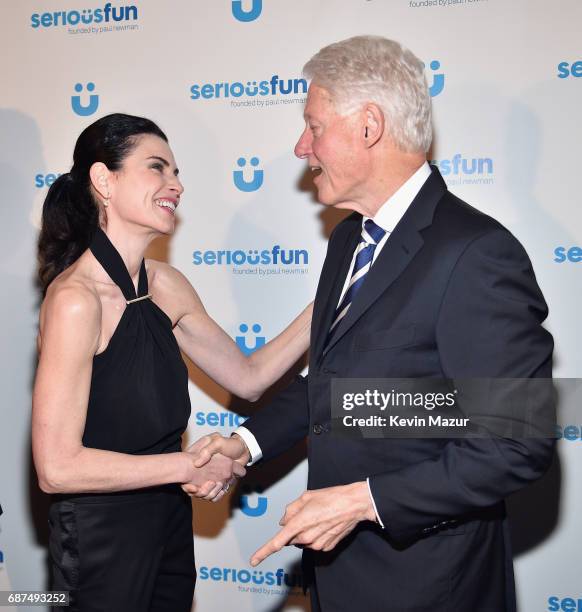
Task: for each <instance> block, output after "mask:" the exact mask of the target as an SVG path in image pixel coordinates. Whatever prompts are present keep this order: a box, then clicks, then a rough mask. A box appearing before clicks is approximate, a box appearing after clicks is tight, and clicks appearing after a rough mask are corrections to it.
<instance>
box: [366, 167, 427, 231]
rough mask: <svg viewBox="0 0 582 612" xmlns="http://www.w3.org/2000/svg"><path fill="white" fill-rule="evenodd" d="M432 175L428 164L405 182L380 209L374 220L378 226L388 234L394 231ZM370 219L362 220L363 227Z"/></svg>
mask: <svg viewBox="0 0 582 612" xmlns="http://www.w3.org/2000/svg"><path fill="white" fill-rule="evenodd" d="M430 175H431V170H430V166H429V165H428V162H424V164H422V166H420V168H419V169H418V170H417V171H416V172H415V173H414V174H413V175H412V176H411V177H410V178H409V179H408V180H407V181H406V182H405V183H403V184H402V185H401V186H400V187H399V188H398V190H397V191H396V192H395V193H393V194H392V195H391V196H390V197H389V198H388V200H386V202H384V204H382V206H381V207H380V209H379V210H378V212H377V213H376V215H375V216H374V217H373V218H372V220H373V221H374V223H375V224H376V225H379V226H380V227H381V228H382V229H383V230H385V231H386V232H392V231H394V228H395V227H396V225H397V224H398V222H399V221H400V219H402V217H403V216H404V213H405V212H406V210H407V209H408V207H409V206H410V205H411V204H412V201H413V200H414V198H415V197H416V196H417V194H418V192H419V191H420V190H421V188H422V186H423V185H424V183H425V182H426V180H427V179H428V178H429V176H430ZM367 219H370V217H364V218H363V219H362V225H363V224H364V222H365V221H366V220H367Z"/></svg>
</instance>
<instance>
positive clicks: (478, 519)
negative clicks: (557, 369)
mask: <svg viewBox="0 0 582 612" xmlns="http://www.w3.org/2000/svg"><path fill="white" fill-rule="evenodd" d="M361 219H362V217H361V216H360V215H359V214H353V215H351V216H350V217H349V218H347V219H346V220H345V221H343V222H342V223H340V224H339V225H338V226H337V228H336V229H335V230H334V232H333V234H332V236H331V238H330V241H329V247H328V252H327V256H326V259H325V263H324V266H323V270H322V273H321V278H320V281H319V286H318V289H317V295H316V300H315V308H314V314H313V323H312V329H311V343H312V344H311V363H310V367H309V376H308V377H307V378H301V377H298V379H297V380H296V381H295V382H294V383H293V384H292V385H291V386H290V387H288V388H287V389H286V390H285V391H283V392H282V393H281V394H280V395H279V396H278V397H277V398H276V399H275V401H274V402H273V403H272V404H270V405H269V406H268V407H266V408H265V409H263V410H261V411H260V412H259V413H258V414H256V415H255V416H253V417H251V418H250V419H249V420H247V421H246V423H245V427H247V428H248V429H249V430H250V431H251V432H252V433H253V434H254V436H255V437H256V439H257V441H258V443H259V445H260V447H261V449H262V451H263V456H264V458H265V459H269V458H270V457H273V456H274V455H276V454H279V453H280V452H282V451H283V450H285V449H286V448H288V447H290V446H291V445H292V444H294V443H295V442H297V441H298V440H299V439H301V438H303V437H304V436H305V435H308V442H309V445H308V448H309V450H308V459H309V483H308V488H310V489H317V488H322V487H329V486H334V485H341V484H347V483H351V482H356V481H362V480H365V479H366V477H368V476H369V477H370V486H371V490H372V493H373V496H374V499H375V502H376V506H377V509H378V512H379V514H380V516H381V518H382V521H383V523H384V525H385V530H382V529H381V528H380V527H379V526H377V525H375V524H372V523H369V522H363V523H360V524H359V525H358V527H357V528H356V529H355V530H354V532H352V534H350V535H349V536H348V537H347V538H345V540H344V541H342V542H341V543H340V544H339V545H338V547H337V548H336V550H334V551H332V552H330V553H314V552H313V551H307V550H306V551H305V555H304V562H305V566H306V568H307V570H308V569H309V568H313V570H314V573H315V578H316V585H317V590H318V592H319V598H320V601H321V606H322V608H323V610H324V611H325V612H327V611H328V610H329V611H333V612H336V611H344V610H345V611H346V612H347V611H349V612H353V611H354V610H366V611H374V610H379V611H380V610H382V611H384V610H391V611H392V610H393V611H404V610H407V611H408V610H410V611H412V610H414V611H416V612H418V611H424V610H426V611H427V612H428V611H429V610H430V612H438V611H442V612H480V611H484V612H485V611H486V612H502V611H504V610H514V609H515V592H514V584H513V567H512V555H511V549H510V542H509V539H508V530H507V525H506V520H505V508H504V502H503V500H504V498H505V497H506V496H508V495H509V494H511V493H513V492H514V491H517V490H518V489H520V488H522V487H523V486H525V485H526V484H527V483H529V482H531V481H533V480H535V479H537V478H539V477H540V476H541V475H542V474H543V473H544V471H545V470H546V469H547V468H548V466H549V464H550V462H551V459H552V454H553V446H554V445H553V441H552V440H549V439H522V440H519V439H506V438H497V439H489V440H487V439H465V440H452V439H404V440H403V439H400V440H394V439H381V440H379V439H360V440H351V439H345V438H342V437H339V436H337V435H332V434H331V431H330V396H331V393H330V381H331V380H332V378H334V377H345V378H382V377H386V378H397V377H402V378H404V377H409V378H415V377H418V378H431V377H441V378H444V377H446V378H452V379H455V378H470V377H499V378H529V377H544V378H546V377H547V378H549V377H551V357H552V350H553V341H552V337H551V335H550V334H549V333H548V332H547V331H545V330H544V329H543V328H542V326H541V323H542V321H543V320H544V319H545V317H546V315H547V307H546V304H545V302H544V299H543V296H542V294H541V292H540V289H539V287H538V285H537V283H536V280H535V276H534V273H533V270H532V267H531V264H530V261H529V259H528V256H527V254H526V253H525V251H524V249H523V248H522V246H521V245H520V244H519V242H518V241H517V240H516V239H515V238H514V237H513V236H512V235H511V234H510V233H509V232H508V231H507V230H506V229H505V228H503V227H502V226H501V225H500V224H499V223H498V222H496V221H495V220H493V219H492V218H490V217H488V216H486V215H484V214H482V213H480V212H478V211H477V210H475V209H474V208H472V207H470V206H469V205H467V204H465V203H464V202H462V201H461V200H459V199H458V198H457V197H455V196H454V195H452V194H451V193H449V192H448V191H447V188H446V185H445V183H444V181H443V180H442V178H441V176H440V174H439V172H438V170H437V169H436V168H432V175H431V176H430V177H429V179H428V180H427V181H426V183H425V184H424V186H423V187H422V189H421V191H420V192H419V194H418V195H417V197H416V198H415V200H414V201H413V202H412V204H411V206H410V207H409V209H408V210H407V212H406V214H405V215H404V217H403V218H402V220H401V221H400V222H399V223H398V225H397V227H396V228H395V229H394V231H393V232H392V234H391V236H390V238H389V240H388V241H387V243H386V245H385V246H384V248H383V250H382V252H381V253H380V254H379V256H378V258H377V260H376V261H375V263H374V265H373V267H372V269H371V270H370V272H369V273H368V274H367V277H366V280H365V282H364V284H363V286H362V288H361V289H360V291H359V293H358V294H357V296H356V298H355V299H354V302H353V303H352V305H351V307H350V309H349V311H348V313H347V315H346V316H345V317H344V319H343V321H342V322H341V323H340V327H339V329H338V330H337V332H336V333H335V335H334V336H333V339H332V340H331V342H330V343H329V345H328V346H326V347H325V348H324V346H325V339H326V336H327V333H328V330H329V327H330V325H331V323H332V318H333V314H334V311H335V308H336V306H337V303H338V299H339V296H340V292H341V288H342V286H343V282H344V280H345V278H346V275H347V273H348V269H349V266H350V262H351V258H352V253H353V251H354V248H355V246H356V244H357V242H358V240H359V236H360V231H361Z"/></svg>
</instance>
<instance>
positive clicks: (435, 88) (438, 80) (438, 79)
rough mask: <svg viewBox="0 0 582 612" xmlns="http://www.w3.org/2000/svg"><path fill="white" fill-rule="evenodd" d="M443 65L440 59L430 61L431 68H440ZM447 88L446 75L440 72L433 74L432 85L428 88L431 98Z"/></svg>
mask: <svg viewBox="0 0 582 612" xmlns="http://www.w3.org/2000/svg"><path fill="white" fill-rule="evenodd" d="M440 67H441V63H440V62H439V61H438V60H433V61H432V62H431V63H430V68H431V70H438V69H439V68H440ZM444 88H445V75H444V74H443V73H442V72H440V73H439V74H434V75H433V82H432V85H431V86H430V87H429V88H428V93H429V94H430V95H431V98H434V97H435V96H438V95H439V94H440V93H441V92H442V91H443V89H444Z"/></svg>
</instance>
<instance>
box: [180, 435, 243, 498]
mask: <svg viewBox="0 0 582 612" xmlns="http://www.w3.org/2000/svg"><path fill="white" fill-rule="evenodd" d="M216 436H218V434H211V435H210V436H204V437H203V438H200V440H198V441H197V442H195V443H194V444H192V446H190V447H189V448H188V449H187V450H186V451H185V452H186V453H187V454H188V455H190V456H191V459H192V470H191V474H190V478H189V480H188V481H187V482H184V483H183V484H182V489H183V490H184V491H185V492H186V493H187V494H188V495H190V497H198V498H201V499H205V500H208V501H214V502H216V501H219V500H220V499H222V497H223V496H224V495H225V494H226V492H227V491H228V489H229V488H230V486H231V485H232V484H234V482H236V479H237V478H242V477H243V476H244V475H245V474H246V470H245V469H244V467H243V466H242V465H241V463H240V462H237V461H235V459H236V457H230V456H226V455H224V454H221V453H219V452H216V451H214V452H213V453H212V454H209V453H208V451H206V450H205V449H206V447H209V446H211V445H212V443H213V442H214V440H215V437H216ZM219 437H221V436H219ZM238 454H240V453H238Z"/></svg>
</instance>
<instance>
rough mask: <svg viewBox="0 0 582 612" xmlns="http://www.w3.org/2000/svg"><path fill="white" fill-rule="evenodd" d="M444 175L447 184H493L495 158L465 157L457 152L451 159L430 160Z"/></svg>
mask: <svg viewBox="0 0 582 612" xmlns="http://www.w3.org/2000/svg"><path fill="white" fill-rule="evenodd" d="M430 163H431V164H433V165H434V166H436V167H437V168H438V169H439V170H440V173H441V174H442V175H443V178H444V179H445V182H446V183H447V185H492V184H493V182H494V179H493V160H492V159H491V158H490V157H463V156H462V155H461V154H460V153H455V154H454V155H453V157H451V158H450V159H433V160H431V162H430Z"/></svg>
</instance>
